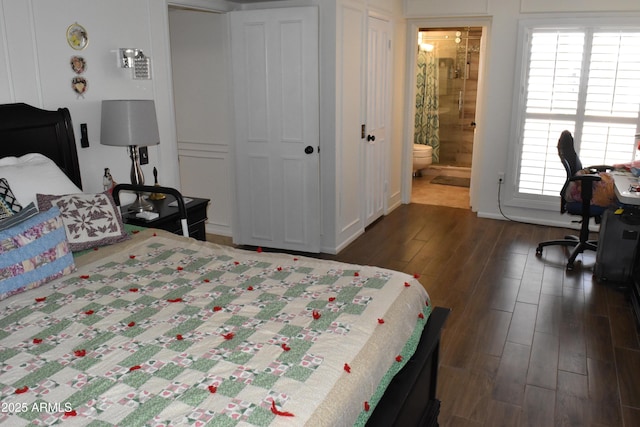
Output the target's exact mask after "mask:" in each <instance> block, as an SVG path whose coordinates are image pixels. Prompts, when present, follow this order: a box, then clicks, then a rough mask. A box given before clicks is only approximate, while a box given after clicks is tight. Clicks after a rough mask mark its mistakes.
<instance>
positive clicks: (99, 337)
mask: <svg viewBox="0 0 640 427" xmlns="http://www.w3.org/2000/svg"><path fill="white" fill-rule="evenodd" d="M86 257H87V260H86V262H88V263H87V264H86V265H81V266H79V267H78V268H77V270H76V271H75V272H73V273H71V274H70V275H68V276H65V277H62V278H60V279H58V280H56V281H54V282H51V283H49V284H46V285H44V286H42V287H40V288H37V289H33V290H30V291H28V292H25V293H23V294H19V295H15V296H13V297H11V298H9V299H7V300H4V301H1V302H0V316H1V318H0V423H5V424H6V425H11V426H20V425H50V424H56V423H62V424H64V425H82V426H85V425H91V426H114V425H118V426H136V425H154V426H166V425H195V426H301V425H311V426H338V425H354V424H358V423H364V422H365V421H366V419H367V415H368V414H370V413H371V411H373V409H374V407H375V404H376V402H377V399H379V397H380V394H381V391H380V390H379V389H378V387H379V385H380V383H381V381H382V383H383V385H384V382H388V381H389V379H390V378H389V374H388V373H391V372H395V371H397V370H399V369H400V367H401V366H402V365H403V363H404V362H405V361H406V360H407V359H409V357H410V356H411V354H412V352H413V350H414V347H415V343H416V342H417V338H418V337H419V334H420V333H421V331H422V328H423V327H424V324H425V323H426V320H427V318H428V315H429V313H430V309H431V307H430V302H429V298H428V295H427V293H426V291H425V290H424V288H423V287H422V286H421V284H420V283H419V282H418V280H416V278H414V277H412V276H410V275H406V274H404V273H399V272H394V271H390V270H385V269H381V268H377V267H367V266H358V265H348V264H343V263H337V262H331V261H323V260H317V259H312V258H306V257H296V256H293V255H282V254H269V253H263V252H260V251H255V252H253V251H242V250H237V249H234V248H229V247H224V246H218V245H213V244H210V243H203V242H196V241H194V240H193V239H183V238H180V237H178V236H173V235H171V234H169V233H163V232H160V231H157V232H156V231H154V230H147V231H145V232H142V233H139V235H138V236H136V237H135V238H134V239H132V240H131V241H128V242H123V243H120V244H117V245H114V247H110V248H103V249H100V250H98V251H95V252H94V253H91V254H87V255H86ZM83 258H85V256H83V257H80V259H79V260H78V264H83V262H82V260H83ZM407 342H408V344H407Z"/></svg>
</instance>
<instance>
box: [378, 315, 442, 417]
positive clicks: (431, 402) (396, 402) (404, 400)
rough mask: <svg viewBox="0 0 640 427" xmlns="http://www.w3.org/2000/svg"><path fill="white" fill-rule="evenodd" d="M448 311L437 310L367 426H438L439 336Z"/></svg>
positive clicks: (430, 317)
mask: <svg viewBox="0 0 640 427" xmlns="http://www.w3.org/2000/svg"><path fill="white" fill-rule="evenodd" d="M450 311H451V310H449V309H448V308H443V307H435V308H434V309H433V312H432V313H431V316H429V321H428V322H427V324H426V326H425V329H424V332H423V333H422V337H421V338H420V342H419V344H418V348H417V350H416V353H415V354H414V355H413V357H412V358H411V360H410V361H409V362H408V363H407V364H406V365H405V367H404V368H402V370H401V371H400V372H399V373H398V374H397V375H396V376H395V377H394V379H393V380H392V381H391V383H390V384H389V387H388V388H387V390H386V391H385V393H384V396H383V399H382V400H381V401H380V403H379V404H378V405H377V406H376V409H375V411H374V412H373V414H371V417H370V418H369V421H368V422H367V426H370V427H388V426H402V427H408V426H437V425H438V413H439V412H440V401H439V400H438V399H437V398H436V387H437V383H438V381H437V380H438V355H439V350H440V333H441V331H442V328H443V326H444V323H445V321H446V320H447V317H448V316H449V312H450Z"/></svg>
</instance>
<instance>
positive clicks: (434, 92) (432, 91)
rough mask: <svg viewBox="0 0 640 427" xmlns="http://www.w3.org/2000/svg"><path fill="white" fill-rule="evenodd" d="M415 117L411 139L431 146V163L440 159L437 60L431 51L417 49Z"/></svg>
mask: <svg viewBox="0 0 640 427" xmlns="http://www.w3.org/2000/svg"><path fill="white" fill-rule="evenodd" d="M416 81H417V90H416V117H415V130H414V136H413V140H414V143H416V144H425V145H430V146H431V147H433V163H438V162H439V160H440V134H439V128H440V121H439V118H438V61H437V60H436V56H435V53H434V52H433V51H431V52H428V51H426V50H422V49H420V50H419V51H418V67H417V76H416Z"/></svg>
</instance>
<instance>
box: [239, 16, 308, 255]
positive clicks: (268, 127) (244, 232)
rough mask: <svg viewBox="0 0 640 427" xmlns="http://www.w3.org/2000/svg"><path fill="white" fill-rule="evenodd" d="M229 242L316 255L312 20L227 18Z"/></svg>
mask: <svg viewBox="0 0 640 427" xmlns="http://www.w3.org/2000/svg"><path fill="white" fill-rule="evenodd" d="M230 22H231V56H232V67H233V92H234V102H235V122H236V125H235V129H236V139H235V141H236V144H235V158H236V174H235V176H236V188H237V200H236V202H237V221H238V222H237V223H236V224H235V225H234V242H235V243H237V244H246V245H256V246H265V247H271V248H281V249H292V250H301V251H306V252H319V251H320V183H319V181H320V180H319V155H318V148H319V146H318V144H319V93H318V13H317V8H315V7H293V8H282V9H272V10H259V11H257V10H256V11H240V12H231V14H230Z"/></svg>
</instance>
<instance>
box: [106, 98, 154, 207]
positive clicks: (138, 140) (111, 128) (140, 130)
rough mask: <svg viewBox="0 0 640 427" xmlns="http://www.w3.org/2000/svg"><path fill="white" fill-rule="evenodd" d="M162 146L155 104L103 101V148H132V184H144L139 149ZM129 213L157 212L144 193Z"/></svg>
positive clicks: (130, 153) (130, 149)
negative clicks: (160, 144)
mask: <svg viewBox="0 0 640 427" xmlns="http://www.w3.org/2000/svg"><path fill="white" fill-rule="evenodd" d="M159 143H160V135H159V134H158V120H157V118H156V108H155V104H154V102H153V100H150V99H144V100H141V99H138V100H108V101H102V124H101V126H100V144H102V145H112V146H117V147H128V148H129V157H131V183H132V184H135V185H143V184H144V175H143V173H142V169H141V168H140V157H139V154H138V147H139V146H148V145H157V144H159ZM129 209H130V210H132V211H137V212H143V211H150V210H153V205H152V204H151V203H149V202H147V201H146V200H145V199H144V198H143V197H142V193H141V192H140V193H137V194H136V201H135V202H134V203H132V204H131V205H130V207H129Z"/></svg>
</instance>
